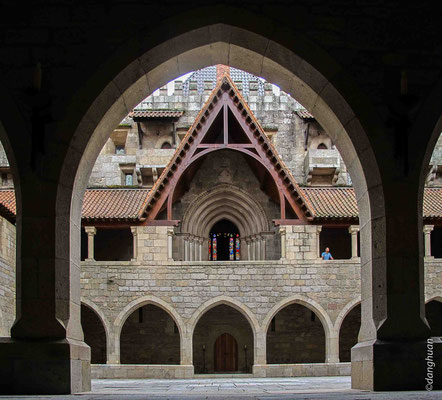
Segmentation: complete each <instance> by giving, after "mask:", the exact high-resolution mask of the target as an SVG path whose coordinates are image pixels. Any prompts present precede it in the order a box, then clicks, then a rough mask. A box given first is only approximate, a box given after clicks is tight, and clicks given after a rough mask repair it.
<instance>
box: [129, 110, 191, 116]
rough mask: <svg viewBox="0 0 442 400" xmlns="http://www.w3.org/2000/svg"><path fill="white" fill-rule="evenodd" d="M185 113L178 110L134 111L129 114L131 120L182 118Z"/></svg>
mask: <svg viewBox="0 0 442 400" xmlns="http://www.w3.org/2000/svg"><path fill="white" fill-rule="evenodd" d="M183 114H184V111H176V110H134V111H132V112H131V113H129V117H131V118H180V117H181V116H182V115H183Z"/></svg>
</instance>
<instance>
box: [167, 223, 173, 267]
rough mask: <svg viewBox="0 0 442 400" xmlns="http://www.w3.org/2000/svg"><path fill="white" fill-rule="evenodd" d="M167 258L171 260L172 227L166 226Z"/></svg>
mask: <svg viewBox="0 0 442 400" xmlns="http://www.w3.org/2000/svg"><path fill="white" fill-rule="evenodd" d="M167 260H169V261H172V260H173V228H167Z"/></svg>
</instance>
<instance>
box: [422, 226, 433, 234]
mask: <svg viewBox="0 0 442 400" xmlns="http://www.w3.org/2000/svg"><path fill="white" fill-rule="evenodd" d="M433 229H434V225H424V233H431V232H432V231H433Z"/></svg>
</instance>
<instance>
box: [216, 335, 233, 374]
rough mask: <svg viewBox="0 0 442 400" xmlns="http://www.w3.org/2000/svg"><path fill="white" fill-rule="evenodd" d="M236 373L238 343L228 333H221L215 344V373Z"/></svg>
mask: <svg viewBox="0 0 442 400" xmlns="http://www.w3.org/2000/svg"><path fill="white" fill-rule="evenodd" d="M235 371H238V343H237V342H236V340H235V338H234V337H233V336H232V335H229V334H228V333H223V334H222V335H221V336H219V337H218V339H216V342H215V372H235Z"/></svg>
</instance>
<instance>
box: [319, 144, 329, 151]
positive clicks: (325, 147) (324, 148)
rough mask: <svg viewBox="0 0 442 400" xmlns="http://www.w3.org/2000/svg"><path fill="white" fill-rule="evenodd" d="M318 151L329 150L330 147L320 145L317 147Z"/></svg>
mask: <svg viewBox="0 0 442 400" xmlns="http://www.w3.org/2000/svg"><path fill="white" fill-rule="evenodd" d="M317 149H318V150H327V149H328V147H327V146H326V145H325V144H324V143H320V144H319V145H318V147H317Z"/></svg>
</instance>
